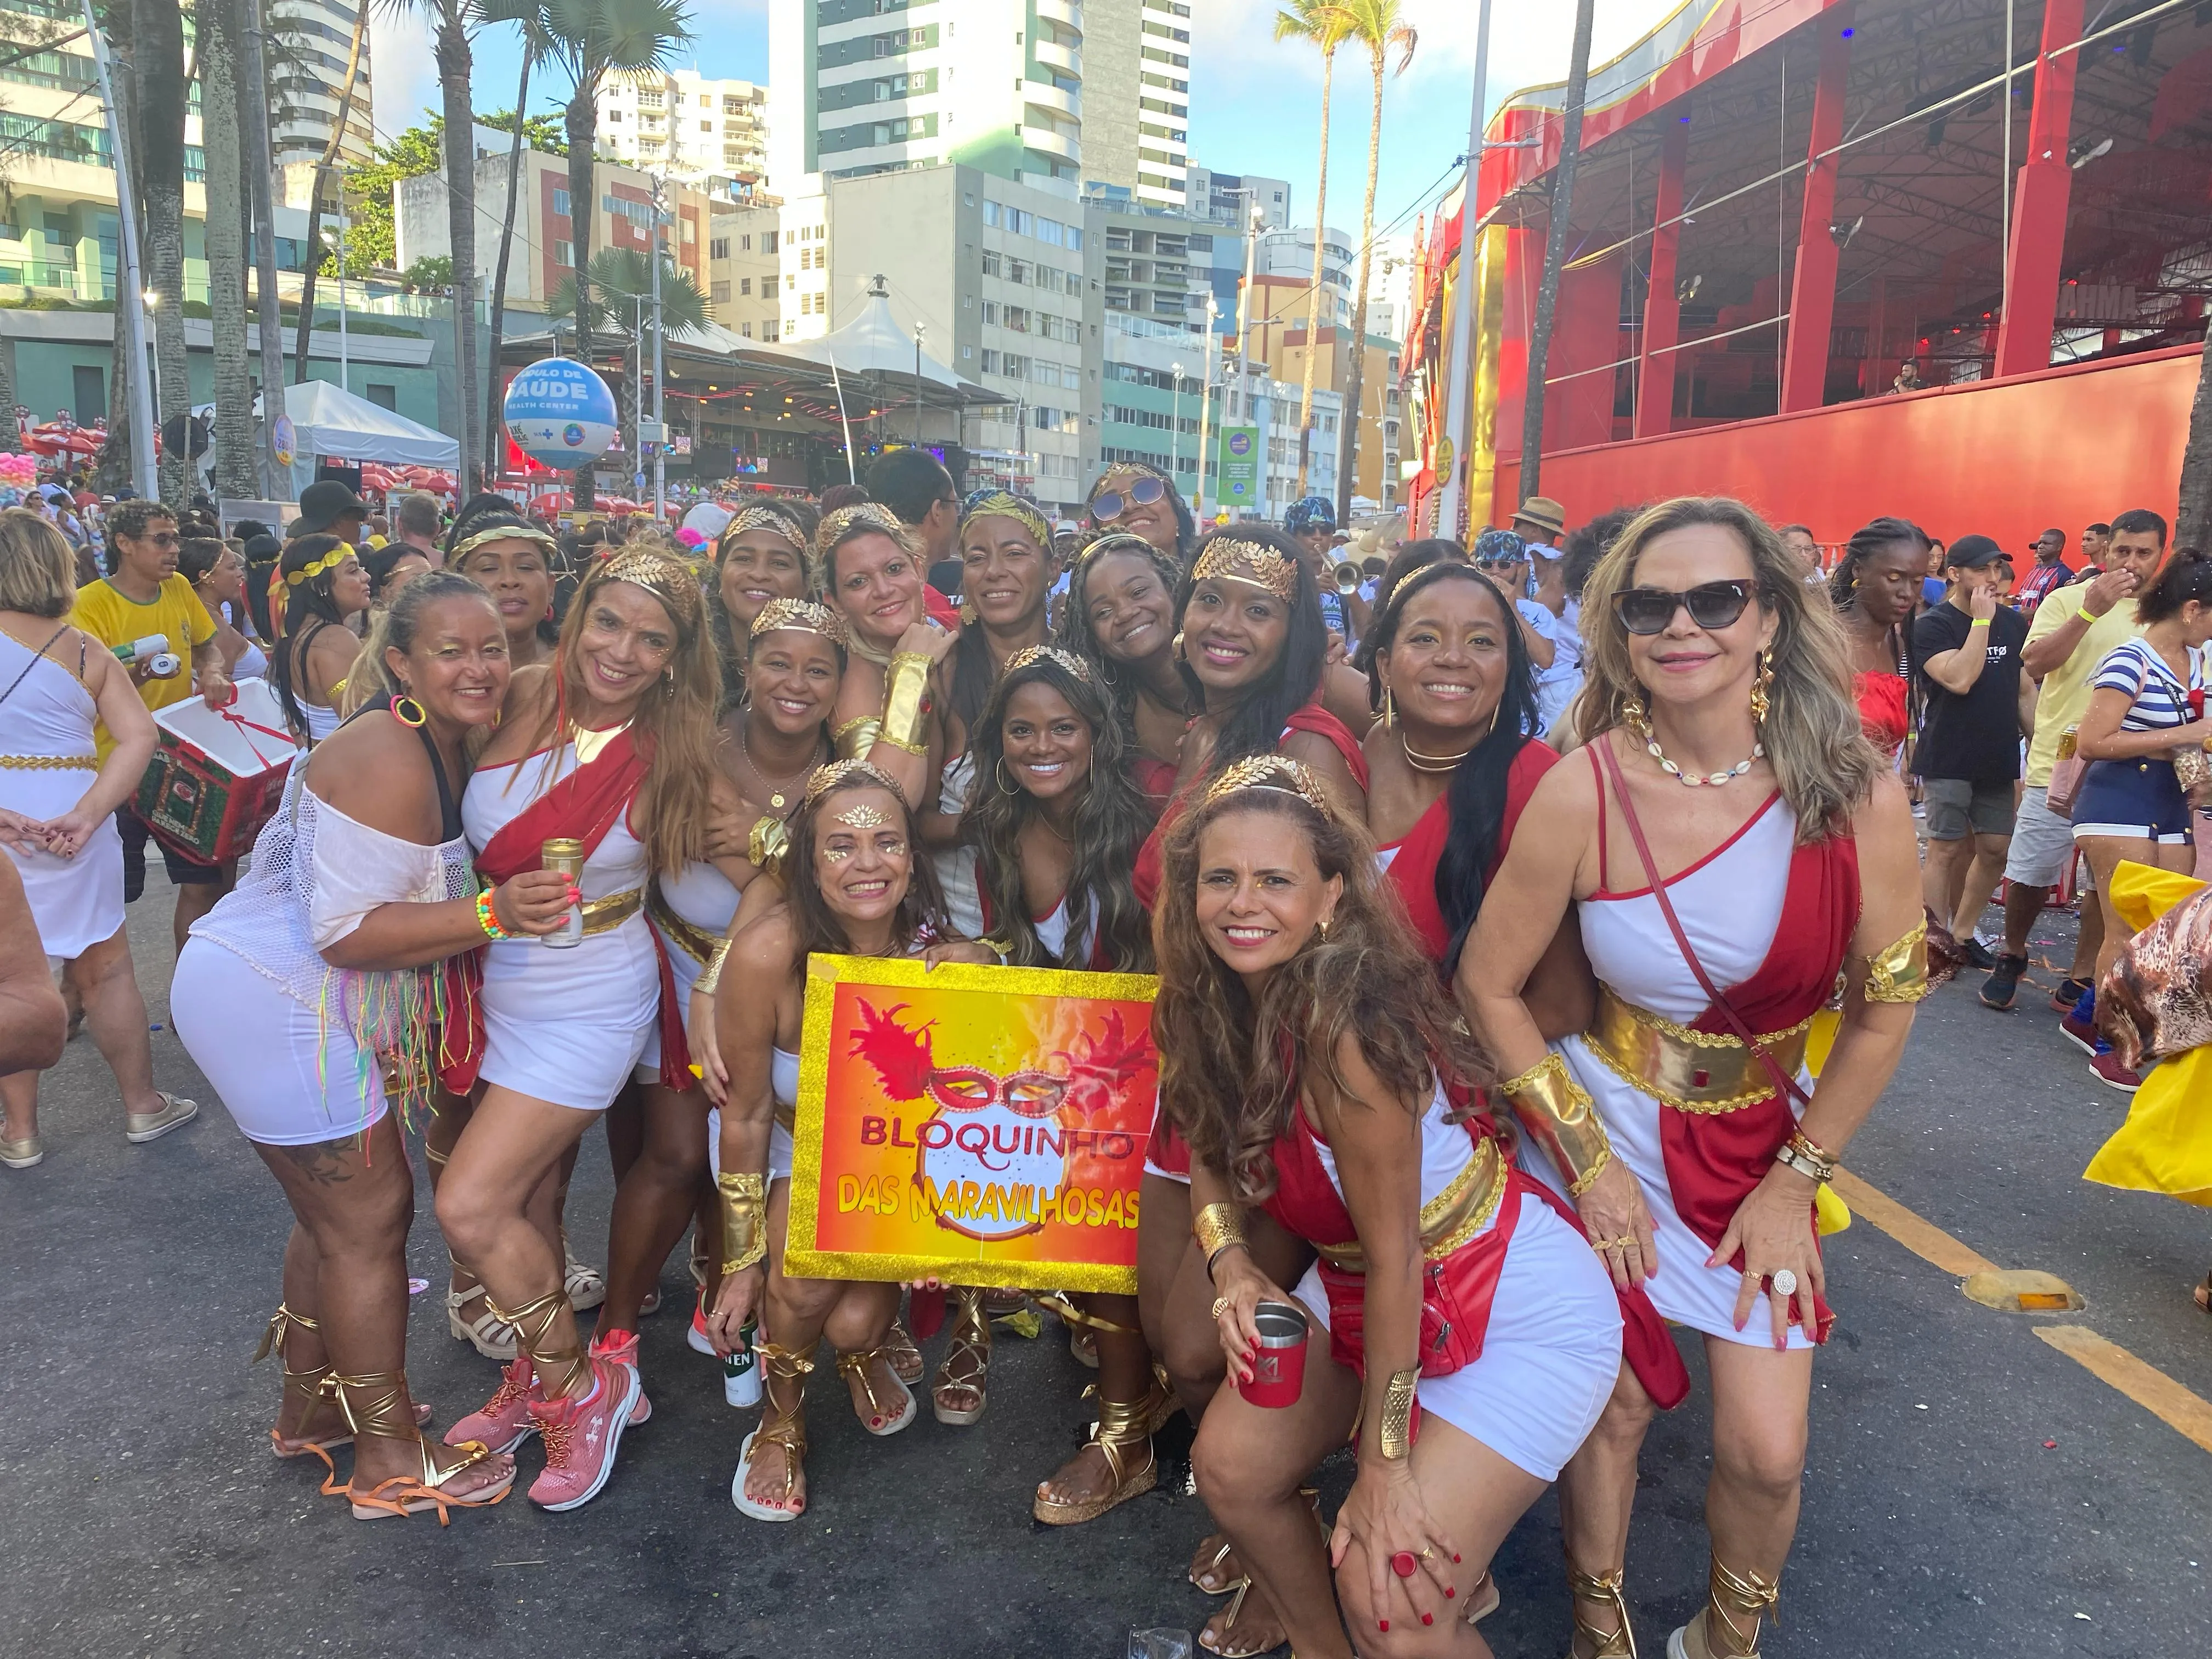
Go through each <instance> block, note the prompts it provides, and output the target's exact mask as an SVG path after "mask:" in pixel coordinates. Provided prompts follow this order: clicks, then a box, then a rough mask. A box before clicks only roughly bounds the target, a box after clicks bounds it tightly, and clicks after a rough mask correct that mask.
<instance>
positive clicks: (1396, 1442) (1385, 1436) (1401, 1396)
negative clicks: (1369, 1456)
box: [1375, 1370, 1421, 1463]
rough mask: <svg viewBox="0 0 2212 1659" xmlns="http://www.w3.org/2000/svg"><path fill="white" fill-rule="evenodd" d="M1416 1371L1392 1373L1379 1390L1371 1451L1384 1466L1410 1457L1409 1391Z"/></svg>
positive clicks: (1416, 1374)
mask: <svg viewBox="0 0 2212 1659" xmlns="http://www.w3.org/2000/svg"><path fill="white" fill-rule="evenodd" d="M1420 1380H1421V1374H1420V1372H1419V1370H1402V1371H1393V1372H1391V1373H1390V1381H1389V1383H1387V1384H1385V1385H1384V1387H1383V1425H1382V1427H1381V1429H1380V1430H1379V1431H1377V1432H1376V1436H1375V1450H1376V1454H1377V1455H1379V1456H1381V1457H1382V1458H1383V1461H1384V1462H1390V1463H1400V1462H1404V1461H1405V1460H1406V1459H1407V1458H1408V1457H1411V1456H1412V1455H1413V1388H1414V1385H1415V1384H1416V1383H1419V1381H1420Z"/></svg>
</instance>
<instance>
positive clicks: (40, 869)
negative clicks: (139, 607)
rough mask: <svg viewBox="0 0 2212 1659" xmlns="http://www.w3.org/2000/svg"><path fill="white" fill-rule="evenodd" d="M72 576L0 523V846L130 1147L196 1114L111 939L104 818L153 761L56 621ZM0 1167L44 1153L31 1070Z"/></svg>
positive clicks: (116, 676)
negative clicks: (105, 742)
mask: <svg viewBox="0 0 2212 1659" xmlns="http://www.w3.org/2000/svg"><path fill="white" fill-rule="evenodd" d="M75 570H76V558H75V556H74V555H73V554H71V553H70V548H69V544H68V543H67V542H65V541H64V540H63V539H62V538H61V532H59V531H58V530H56V529H55V528H54V527H53V526H52V525H51V524H49V523H48V522H47V521H46V520H45V519H43V518H41V517H40V515H39V514H38V513H30V512H26V511H24V510H23V509H21V508H20V507H11V508H9V510H7V511H6V512H4V513H0V841H4V842H6V845H7V848H8V855H9V857H10V858H11V859H13V860H15V868H16V871H17V872H18V873H20V874H21V877H22V878H23V894H24V896H25V897H26V898H27V899H28V900H29V901H30V904H31V915H32V916H33V918H34V919H35V920H36V921H37V922H38V924H39V943H40V945H41V946H42V947H43V948H44V949H45V951H46V955H47V957H49V958H50V959H52V960H54V961H58V962H61V963H65V964H66V966H65V968H64V975H65V977H66V978H67V980H68V981H69V983H70V985H72V986H73V987H75V988H76V993H77V995H78V998H79V1000H80V1001H81V1002H82V1006H83V1008H84V1018H85V1024H86V1025H87V1026H88V1028H89V1029H90V1030H91V1032H92V1040H93V1042H94V1044H95V1045H97V1046H98V1048H99V1049H100V1058H101V1059H103V1060H106V1062H107V1066H108V1069H109V1070H110V1071H112V1072H113V1073H115V1081H116V1086H117V1088H118V1091H120V1092H121V1094H122V1097H123V1109H124V1113H125V1122H124V1133H125V1136H126V1137H127V1138H128V1139H130V1140H131V1142H132V1143H133V1144H139V1143H143V1142H145V1141H149V1140H153V1139H156V1138H157V1137H159V1136H161V1135H164V1134H167V1133H168V1132H169V1131H170V1130H172V1129H173V1128H175V1127H177V1126H178V1125H179V1124H180V1123H184V1122H185V1121H188V1120H189V1119H190V1118H191V1116H192V1115H193V1114H194V1113H195V1112H197V1110H198V1108H197V1106H195V1105H194V1104H193V1103H191V1101H189V1100H179V1099H176V1098H174V1097H172V1096H169V1095H165V1094H162V1093H160V1092H159V1091H156V1090H155V1087H154V1059H153V1051H152V1048H151V1045H150V1043H149V1041H148V1037H147V1027H146V1003H145V999H144V998H143V997H142V996H141V995H140V994H139V993H138V980H137V975H135V974H134V973H133V972H132V971H131V941H130V939H129V937H128V936H127V935H126V934H125V931H124V922H123V842H122V839H121V838H120V837H119V836H118V835H117V834H116V829H115V809H116V808H117V807H118V806H119V805H122V804H123V803H124V802H125V801H126V800H127V799H130V797H131V794H132V793H133V792H135V791H136V790H137V787H138V780H139V777H140V775H142V774H143V772H144V771H145V769H146V763H147V760H148V759H149V757H151V756H152V754H153V752H154V737H155V732H154V718H153V716H152V715H150V714H148V713H147V712H146V706H145V704H143V703H142V702H139V701H138V696H137V691H136V690H133V689H132V687H131V677H130V676H129V675H128V674H126V673H125V672H124V671H123V668H122V665H121V664H119V663H118V662H117V661H116V659H115V658H114V657H113V655H112V653H110V652H109V651H108V650H107V648H106V647H105V646H103V645H101V644H100V641H97V640H94V639H92V638H90V637H88V635H84V634H82V633H80V632H78V631H77V630H76V629H74V628H72V627H70V625H69V624H68V623H66V622H64V621H63V620H62V619H63V618H64V617H67V616H68V615H69V612H70V605H73V604H74V603H75V602H76V584H75V580H74V574H75ZM102 721H104V722H106V726H107V729H108V732H109V733H110V734H111V735H112V737H113V738H114V739H115V746H114V747H113V749H112V750H110V751H109V752H108V757H107V760H106V764H104V765H103V764H101V763H100V762H99V761H98V760H97V759H96V758H95V757H94V744H93V728H94V725H95V724H97V723H100V722H102ZM0 1102H4V1103H5V1105H6V1108H7V1125H6V1127H5V1129H4V1130H0V1164H5V1165H6V1166H7V1167H8V1168H9V1169H11V1170H27V1169H29V1168H31V1167H32V1166H33V1164H38V1163H40V1161H42V1160H43V1159H44V1158H45V1157H46V1148H45V1146H44V1143H43V1142H42V1140H41V1139H40V1134H39V1074H38V1073H35V1072H18V1073H15V1075H13V1076H11V1077H7V1078H0Z"/></svg>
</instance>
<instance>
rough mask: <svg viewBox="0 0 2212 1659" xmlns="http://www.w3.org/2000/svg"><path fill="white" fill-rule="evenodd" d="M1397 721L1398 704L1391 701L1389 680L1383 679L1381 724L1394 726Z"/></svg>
mask: <svg viewBox="0 0 2212 1659" xmlns="http://www.w3.org/2000/svg"><path fill="white" fill-rule="evenodd" d="M1397 723H1398V705H1397V704H1396V703H1395V702H1392V701H1391V697H1390V682H1389V681H1388V680H1385V681H1383V725H1384V726H1395V725H1396V724H1397Z"/></svg>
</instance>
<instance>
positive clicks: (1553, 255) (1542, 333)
mask: <svg viewBox="0 0 2212 1659" xmlns="http://www.w3.org/2000/svg"><path fill="white" fill-rule="evenodd" d="M1595 9H1596V3H1595V0H1577V4H1576V7H1575V43H1574V46H1573V48H1572V55H1571V57H1570V58H1568V60H1567V106H1566V114H1565V121H1564V122H1563V123H1562V127H1561V131H1560V134H1559V166H1558V167H1554V168H1553V170H1552V205H1551V228H1550V229H1549V230H1548V231H1547V233H1546V234H1545V237H1544V270H1543V275H1542V276H1541V277H1539V278H1538V280H1537V283H1536V312H1535V316H1534V319H1532V320H1531V323H1530V326H1529V331H1528V392H1527V394H1526V396H1525V397H1524V398H1523V399H1522V406H1521V499H1522V501H1527V500H1528V498H1529V497H1530V496H1531V495H1534V494H1536V492H1537V487H1538V485H1539V484H1541V483H1542V482H1543V477H1542V474H1543V468H1544V365H1545V363H1546V362H1547V361H1548V360H1549V358H1550V357H1551V355H1552V313H1553V310H1554V309H1555V308H1556V307H1558V305H1559V270H1560V267H1561V266H1563V265H1564V264H1565V263H1566V259H1567V221H1568V217H1569V216H1570V214H1571V212H1572V210H1573V204H1574V196H1575V167H1576V165H1577V162H1578V161H1580V160H1581V157H1582V149H1583V96H1584V94H1585V92H1586V91H1587V89H1588V88H1589V56H1590V25H1591V22H1592V13H1593V12H1594V11H1595Z"/></svg>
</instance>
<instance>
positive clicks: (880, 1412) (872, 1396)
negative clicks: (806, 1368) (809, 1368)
mask: <svg viewBox="0 0 2212 1659" xmlns="http://www.w3.org/2000/svg"><path fill="white" fill-rule="evenodd" d="M878 1358H882V1359H884V1361H885V1362H886V1363H888V1362H889V1360H890V1349H889V1348H888V1347H885V1346H877V1347H873V1348H859V1349H856V1350H854V1352H851V1353H841V1354H839V1355H838V1356H837V1375H838V1376H842V1377H843V1378H844V1379H845V1380H846V1382H847V1383H848V1384H849V1383H851V1382H852V1380H853V1379H854V1377H856V1376H857V1377H859V1378H860V1394H861V1396H862V1397H863V1398H864V1399H866V1401H867V1402H868V1410H867V1413H866V1414H863V1413H860V1411H859V1410H857V1409H855V1411H854V1413H853V1414H854V1416H855V1417H858V1418H860V1426H861V1427H862V1428H864V1429H866V1431H868V1432H869V1433H870V1434H872V1435H874V1436H876V1437H878V1439H880V1438H882V1437H884V1436H885V1435H890V1434H896V1433H897V1432H898V1431H900V1430H901V1429H902V1428H904V1427H905V1426H906V1425H908V1424H909V1423H911V1422H913V1421H914V1419H915V1413H916V1412H918V1411H919V1410H921V1407H920V1406H919V1405H917V1404H916V1403H915V1397H914V1390H913V1389H909V1388H908V1387H907V1385H906V1383H905V1382H904V1381H903V1380H902V1378H901V1377H900V1376H899V1375H898V1373H897V1372H896V1371H893V1372H892V1373H891V1383H892V1385H893V1386H894V1387H895V1388H896V1389H898V1391H899V1404H898V1409H897V1410H896V1411H885V1410H884V1402H883V1401H880V1400H878V1399H877V1398H876V1383H875V1379H874V1378H873V1377H872V1376H869V1375H868V1367H869V1366H870V1365H871V1364H872V1363H874V1361H875V1360H877V1359H878ZM870 1416H873V1417H875V1418H877V1419H879V1420H880V1421H881V1423H882V1425H883V1426H882V1427H880V1428H878V1426H877V1425H875V1424H874V1423H871V1422H870V1421H868V1418H869V1417H870Z"/></svg>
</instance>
